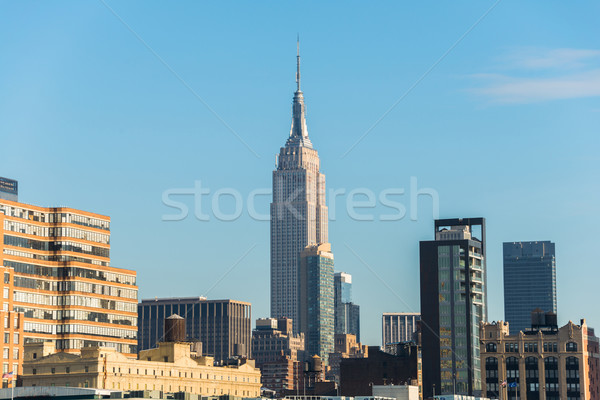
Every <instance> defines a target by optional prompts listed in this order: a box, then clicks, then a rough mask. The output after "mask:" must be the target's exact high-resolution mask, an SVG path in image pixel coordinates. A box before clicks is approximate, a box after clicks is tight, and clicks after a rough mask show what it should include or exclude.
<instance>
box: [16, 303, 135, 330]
mask: <svg viewBox="0 0 600 400" xmlns="http://www.w3.org/2000/svg"><path fill="white" fill-rule="evenodd" d="M15 311H17V312H22V313H24V315H25V317H26V318H37V319H45V320H55V321H58V320H80V321H94V322H104V323H108V324H118V325H128V326H136V325H137V317H130V316H125V315H116V314H107V313H102V312H94V311H83V310H44V309H40V308H37V307H35V308H29V307H21V306H17V307H15Z"/></svg>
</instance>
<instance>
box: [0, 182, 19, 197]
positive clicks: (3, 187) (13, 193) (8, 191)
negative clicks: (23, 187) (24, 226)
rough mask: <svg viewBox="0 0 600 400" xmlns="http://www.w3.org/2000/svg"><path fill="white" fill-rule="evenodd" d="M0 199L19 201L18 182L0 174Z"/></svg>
mask: <svg viewBox="0 0 600 400" xmlns="http://www.w3.org/2000/svg"><path fill="white" fill-rule="evenodd" d="M0 200H10V201H19V182H17V181H15V180H13V179H8V178H3V177H1V176H0Z"/></svg>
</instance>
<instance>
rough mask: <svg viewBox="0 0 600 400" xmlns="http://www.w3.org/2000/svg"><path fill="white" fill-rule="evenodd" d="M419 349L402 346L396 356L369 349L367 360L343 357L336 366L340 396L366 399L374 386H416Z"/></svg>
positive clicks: (409, 344)
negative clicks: (338, 372)
mask: <svg viewBox="0 0 600 400" xmlns="http://www.w3.org/2000/svg"><path fill="white" fill-rule="evenodd" d="M418 357H419V349H418V346H417V345H416V344H415V343H405V344H404V345H403V346H402V347H401V348H399V351H398V352H397V353H396V354H389V353H386V352H384V351H382V350H381V349H380V348H379V346H369V349H368V357H365V358H343V359H342V360H341V363H340V393H341V395H342V396H370V395H371V394H372V393H373V392H372V390H373V386H375V385H405V384H408V385H414V386H419V381H418V376H419V374H418V368H419V358H418Z"/></svg>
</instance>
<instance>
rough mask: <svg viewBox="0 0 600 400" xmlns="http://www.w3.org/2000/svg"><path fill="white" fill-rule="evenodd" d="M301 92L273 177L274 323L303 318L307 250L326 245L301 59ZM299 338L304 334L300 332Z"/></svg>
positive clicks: (320, 176)
mask: <svg viewBox="0 0 600 400" xmlns="http://www.w3.org/2000/svg"><path fill="white" fill-rule="evenodd" d="M297 62H298V65H297V72H296V83H297V89H296V92H295V94H294V100H293V104H292V127H291V130H290V135H289V138H288V139H287V141H286V143H285V146H284V147H282V148H281V150H280V152H279V156H278V159H277V169H276V170H275V171H273V202H272V203H271V317H273V318H280V317H287V318H291V319H293V321H294V324H297V323H300V319H299V318H298V315H297V314H298V310H299V308H298V299H299V294H298V265H299V262H300V253H302V251H303V250H304V248H305V247H306V246H309V245H317V244H320V243H326V242H327V241H328V240H327V237H328V235H327V206H326V204H325V175H323V174H322V173H321V171H320V166H319V164H320V161H319V155H318V153H317V151H316V150H315V149H314V148H313V145H312V143H311V141H310V139H309V137H308V128H307V126H306V106H305V105H304V95H303V93H302V91H301V90H300V54H299V53H298V57H297ZM294 332H299V330H298V329H297V326H294Z"/></svg>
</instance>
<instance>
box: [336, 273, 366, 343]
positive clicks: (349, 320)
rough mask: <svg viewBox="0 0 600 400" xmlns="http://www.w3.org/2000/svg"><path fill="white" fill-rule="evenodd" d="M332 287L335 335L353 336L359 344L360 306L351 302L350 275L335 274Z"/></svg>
mask: <svg viewBox="0 0 600 400" xmlns="http://www.w3.org/2000/svg"><path fill="white" fill-rule="evenodd" d="M333 285H334V309H335V333H336V334H345V333H347V334H351V335H355V336H356V340H358V341H359V342H360V306H359V305H358V304H354V303H353V302H352V275H350V274H347V273H345V272H336V273H335V274H334V275H333Z"/></svg>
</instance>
